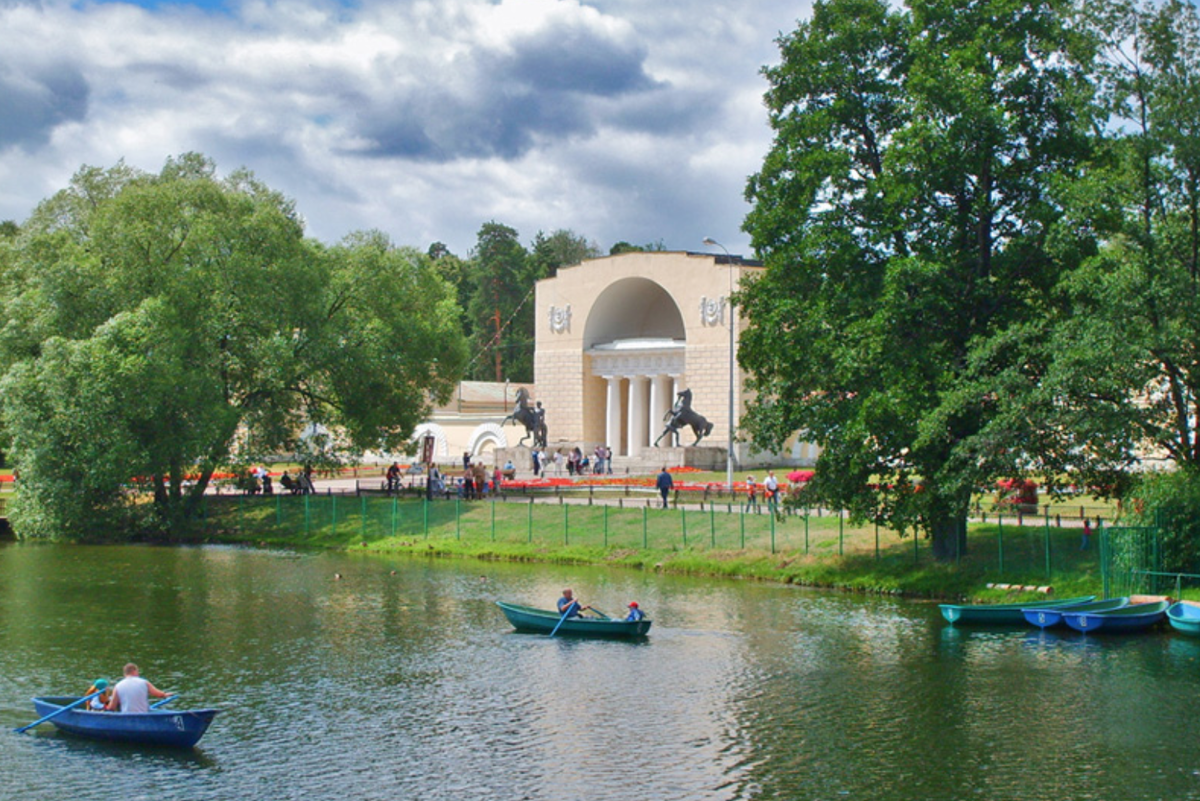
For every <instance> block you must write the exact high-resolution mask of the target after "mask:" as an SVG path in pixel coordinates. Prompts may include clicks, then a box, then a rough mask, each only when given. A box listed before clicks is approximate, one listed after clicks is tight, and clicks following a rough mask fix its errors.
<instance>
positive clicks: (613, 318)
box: [583, 278, 687, 350]
mask: <svg viewBox="0 0 1200 801" xmlns="http://www.w3.org/2000/svg"><path fill="white" fill-rule="evenodd" d="M626 339H667V340H677V341H681V342H682V341H683V340H685V339H687V331H686V329H685V328H684V326H683V315H682V314H681V313H680V312H679V306H677V305H676V304H675V300H674V299H673V298H672V297H671V296H670V294H668V293H667V290H665V289H663V288H662V287H661V286H660V285H658V284H657V283H655V282H654V281H651V280H650V279H649V278H623V279H621V280H620V281H617V282H616V283H614V284H612V285H611V286H610V287H608V288H607V289H605V290H604V291H603V292H601V293H600V296H599V297H598V298H596V302H595V303H594V304H592V310H591V311H590V312H589V313H588V319H587V324H586V325H585V326H584V329H583V347H584V349H585V350H586V349H588V348H594V347H596V346H597V345H604V344H606V343H609V342H616V341H618V340H626Z"/></svg>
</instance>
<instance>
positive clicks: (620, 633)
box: [496, 601, 650, 639]
mask: <svg viewBox="0 0 1200 801" xmlns="http://www.w3.org/2000/svg"><path fill="white" fill-rule="evenodd" d="M496 606H498V607H500V611H501V612H503V613H504V616H505V617H506V618H508V622H509V623H511V624H512V626H513V628H514V629H516V630H517V631H531V632H536V633H538V634H550V633H551V632H555V626H557V627H558V630H557V631H556V632H555V634H556V635H559V636H561V635H567V636H570V637H612V638H618V639H621V638H623V639H632V638H635V637H645V636H646V634H647V633H649V631H650V619H649V618H642V619H641V620H617V619H614V618H610V617H569V618H567V619H566V620H563V619H562V616H561V615H559V614H558V613H557V612H552V611H549V610H546V609H536V608H534V607H532V606H520V605H518V604H508V603H504V602H503V601H496ZM560 624H561V625H560Z"/></svg>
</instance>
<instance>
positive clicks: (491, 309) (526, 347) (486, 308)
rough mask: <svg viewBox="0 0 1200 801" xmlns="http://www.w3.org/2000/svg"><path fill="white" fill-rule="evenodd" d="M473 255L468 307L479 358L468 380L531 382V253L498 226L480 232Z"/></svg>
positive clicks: (513, 232)
mask: <svg viewBox="0 0 1200 801" xmlns="http://www.w3.org/2000/svg"><path fill="white" fill-rule="evenodd" d="M471 255H472V261H473V265H472V270H471V299H470V302H469V304H468V306H467V316H468V319H469V321H470V331H471V340H472V344H473V346H474V347H475V349H476V353H477V356H476V358H475V361H474V362H473V363H472V366H471V370H470V372H471V377H472V378H476V379H478V380H483V381H504V380H506V379H507V380H510V381H532V380H533V345H534V342H533V330H534V328H533V327H534V301H533V285H534V281H535V280H536V276H535V275H534V273H533V266H532V264H531V261H530V259H529V254H528V253H527V252H526V250H525V248H524V246H522V245H521V242H520V239H519V238H518V235H517V232H516V230H515V229H513V228H510V227H508V226H507V225H501V224H500V223H497V222H488V223H485V224H484V225H483V226H482V227H481V228H480V229H479V234H478V237H477V241H476V244H475V250H474V252H473V253H472V254H471Z"/></svg>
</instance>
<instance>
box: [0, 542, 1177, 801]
mask: <svg viewBox="0 0 1200 801" xmlns="http://www.w3.org/2000/svg"><path fill="white" fill-rule="evenodd" d="M335 574H340V575H341V576H342V578H341V579H335V578H334V575H335ZM568 585H569V586H574V587H575V588H576V590H577V591H578V592H579V593H580V595H581V597H583V598H584V599H585V601H586V602H590V603H593V604H595V605H596V606H598V607H599V608H601V609H608V610H609V611H612V610H615V609H620V608H623V607H624V605H625V604H626V603H628V601H629V600H638V601H639V603H641V605H642V606H643V607H644V608H646V609H648V610H649V612H650V614H651V616H652V617H653V618H654V620H655V625H654V629H653V631H652V633H651V636H650V637H649V638H647V639H645V640H642V641H638V642H632V643H629V642H619V641H618V642H613V641H588V640H572V639H568V638H561V637H555V638H549V637H544V636H538V635H529V634H519V633H515V632H513V631H512V630H511V629H510V628H509V626H508V625H507V623H506V622H505V621H504V619H503V616H502V615H501V614H500V612H499V611H498V610H497V609H496V608H495V606H494V602H495V601H496V600H497V599H505V600H511V601H514V602H518V603H531V604H538V605H545V606H549V605H550V604H552V603H553V600H554V599H555V598H557V597H558V592H559V590H560V589H561V588H562V587H563V586H568ZM97 621H99V622H100V623H101V624H102V625H100V626H95V625H93V624H94V623H95V622H97ZM98 632H99V633H98ZM1198 657H1200V641H1197V640H1185V639H1181V638H1179V637H1174V636H1172V635H1170V634H1165V633H1164V634H1158V635H1152V636H1149V637H1122V638H1101V637H1086V636H1083V635H1075V634H1074V633H1073V632H1058V631H1054V630H1051V631H1045V632H1042V631H1037V632H1030V631H1028V630H1025V629H1011V630H988V629H970V628H954V627H949V626H944V625H942V623H941V622H940V618H939V616H938V613H937V609H936V607H935V606H933V605H930V604H915V603H905V602H899V601H895V600H891V599H864V598H857V597H854V596H849V595H841V594H831V593H819V592H810V591H805V590H802V589H798V588H795V587H779V586H773V585H764V584H754V583H747V582H722V581H708V580H697V579H685V578H671V577H661V576H656V575H652V574H644V573H638V572H621V571H616V572H610V571H603V570H595V569H588V568H577V567H561V566H559V567H551V566H528V565H498V564H480V563H472V562H434V561H411V562H405V561H394V560H386V559H380V558H371V557H364V556H349V555H316V554H304V555H301V554H288V553H279V552H256V551H244V550H239V549H210V548H203V549H165V548H138V547H130V548H100V549H96V548H86V547H29V546H23V545H22V546H5V547H0V671H2V675H4V676H6V677H9V679H10V680H9V681H7V682H5V683H3V684H0V717H2V718H3V720H2V721H0V722H3V723H4V724H5V725H9V726H10V727H11V726H17V725H21V724H23V723H26V722H28V721H29V720H30V719H31V718H30V714H31V706H30V705H29V702H28V698H29V697H30V696H31V695H34V694H39V693H43V692H52V691H53V692H69V691H77V690H76V688H78V689H79V690H81V689H83V687H84V686H86V682H89V681H90V680H91V679H92V678H95V677H97V676H101V675H105V674H106V673H107V674H108V675H109V676H110V677H111V676H112V674H113V673H114V672H115V671H116V670H117V669H119V667H120V665H121V664H123V663H124V662H125V661H127V660H128V659H130V658H135V659H136V660H137V661H138V662H139V663H140V664H141V665H142V667H143V670H144V672H145V673H146V674H147V675H148V676H149V677H150V678H151V679H152V680H153V681H155V683H156V684H158V685H159V686H162V687H166V688H169V689H175V690H181V691H182V692H183V693H184V698H185V699H187V701H186V703H192V704H194V705H198V706H199V705H217V706H223V707H226V708H227V711H226V712H225V713H223V714H222V715H221V716H220V717H218V719H217V722H216V723H215V724H214V726H213V728H212V729H211V730H210V732H209V734H208V735H207V736H206V737H205V739H204V740H203V741H202V742H201V747H200V748H198V749H196V750H195V751H192V752H184V753H176V752H157V751H153V750H150V751H146V750H143V749H130V748H125V747H119V746H118V747H114V746H105V745H103V744H97V743H91V742H87V741H81V740H74V739H71V738H68V737H65V736H62V735H58V734H55V733H53V732H52V730H51V729H50V728H49V727H42V729H40V730H39V731H38V733H37V735H36V736H32V737H17V736H10V737H0V763H2V764H3V765H4V770H3V771H2V772H0V797H4V798H8V797H15V796H16V795H18V794H24V795H25V796H26V797H32V798H39V797H47V798H49V797H70V798H73V799H80V800H81V801H87V800H88V799H111V798H116V797H127V798H129V799H138V798H165V799H189V801H190V800H191V799H222V801H225V799H229V798H248V799H256V798H270V799H277V798H285V799H286V798H325V797H339V796H340V797H346V798H355V799H358V798H363V799H374V798H379V799H384V798H386V799H395V798H409V797H420V798H422V799H426V798H433V799H438V798H447V799H449V798H454V799H460V798H463V797H472V796H473V797H485V798H505V799H507V798H529V799H550V798H555V799H560V798H575V797H587V798H596V799H614V800H619V801H624V800H625V799H645V798H654V799H742V798H789V799H790V798H813V799H825V798H841V797H853V798H871V799H911V798H947V799H949V798H967V797H970V798H981V799H997V800H999V799H1005V800H1007V799H1013V798H1027V797H1028V798H1052V797H1058V798H1073V799H1074V798H1108V799H1112V798H1122V799H1140V798H1160V797H1171V798H1200V783H1198V780H1197V774H1196V773H1195V771H1196V770H1197V765H1196V764H1195V763H1196V762H1198V761H1200V760H1197V759H1195V758H1193V757H1192V756H1191V755H1190V752H1189V751H1188V750H1187V749H1180V748H1177V747H1173V746H1174V744H1175V743H1178V742H1187V741H1189V740H1190V739H1192V738H1194V736H1195V735H1196V733H1197V732H1196V729H1197V728H1198V727H1200V723H1198V722H1197V721H1200V715H1198V714H1197V713H1198V712H1200V709H1198V708H1197V707H1198V705H1200V702H1198V701H1197V700H1196V699H1197V698H1198V697H1200V693H1198V692H1196V689H1197V687H1196V684H1197V681H1198V678H1197V673H1196V670H1195V665H1196V660H1197V658H1198ZM81 682H82V686H80V685H81ZM97 775H104V776H105V781H104V782H103V783H100V784H98V783H97V782H95V781H94V779H95V777H96V776H97Z"/></svg>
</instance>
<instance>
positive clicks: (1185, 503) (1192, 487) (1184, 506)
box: [1125, 467, 1200, 573]
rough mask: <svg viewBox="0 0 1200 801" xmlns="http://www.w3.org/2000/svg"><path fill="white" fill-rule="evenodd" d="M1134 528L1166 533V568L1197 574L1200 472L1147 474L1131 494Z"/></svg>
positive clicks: (1164, 547) (1163, 541)
mask: <svg viewBox="0 0 1200 801" xmlns="http://www.w3.org/2000/svg"><path fill="white" fill-rule="evenodd" d="M1129 507H1130V510H1131V511H1130V514H1129V518H1128V520H1127V521H1125V522H1126V523H1127V524H1128V525H1131V526H1157V527H1159V528H1160V529H1161V530H1162V543H1163V554H1162V555H1163V568H1164V569H1165V570H1167V571H1179V572H1184V573H1194V572H1196V569H1197V567H1198V566H1200V472H1197V470H1195V469H1193V468H1191V467H1185V468H1183V469H1180V470H1176V471H1172V472H1156V473H1149V474H1147V475H1146V476H1145V477H1144V478H1143V479H1142V481H1140V482H1138V485H1137V486H1136V487H1135V488H1134V490H1133V492H1132V493H1131V499H1130V503H1129Z"/></svg>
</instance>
